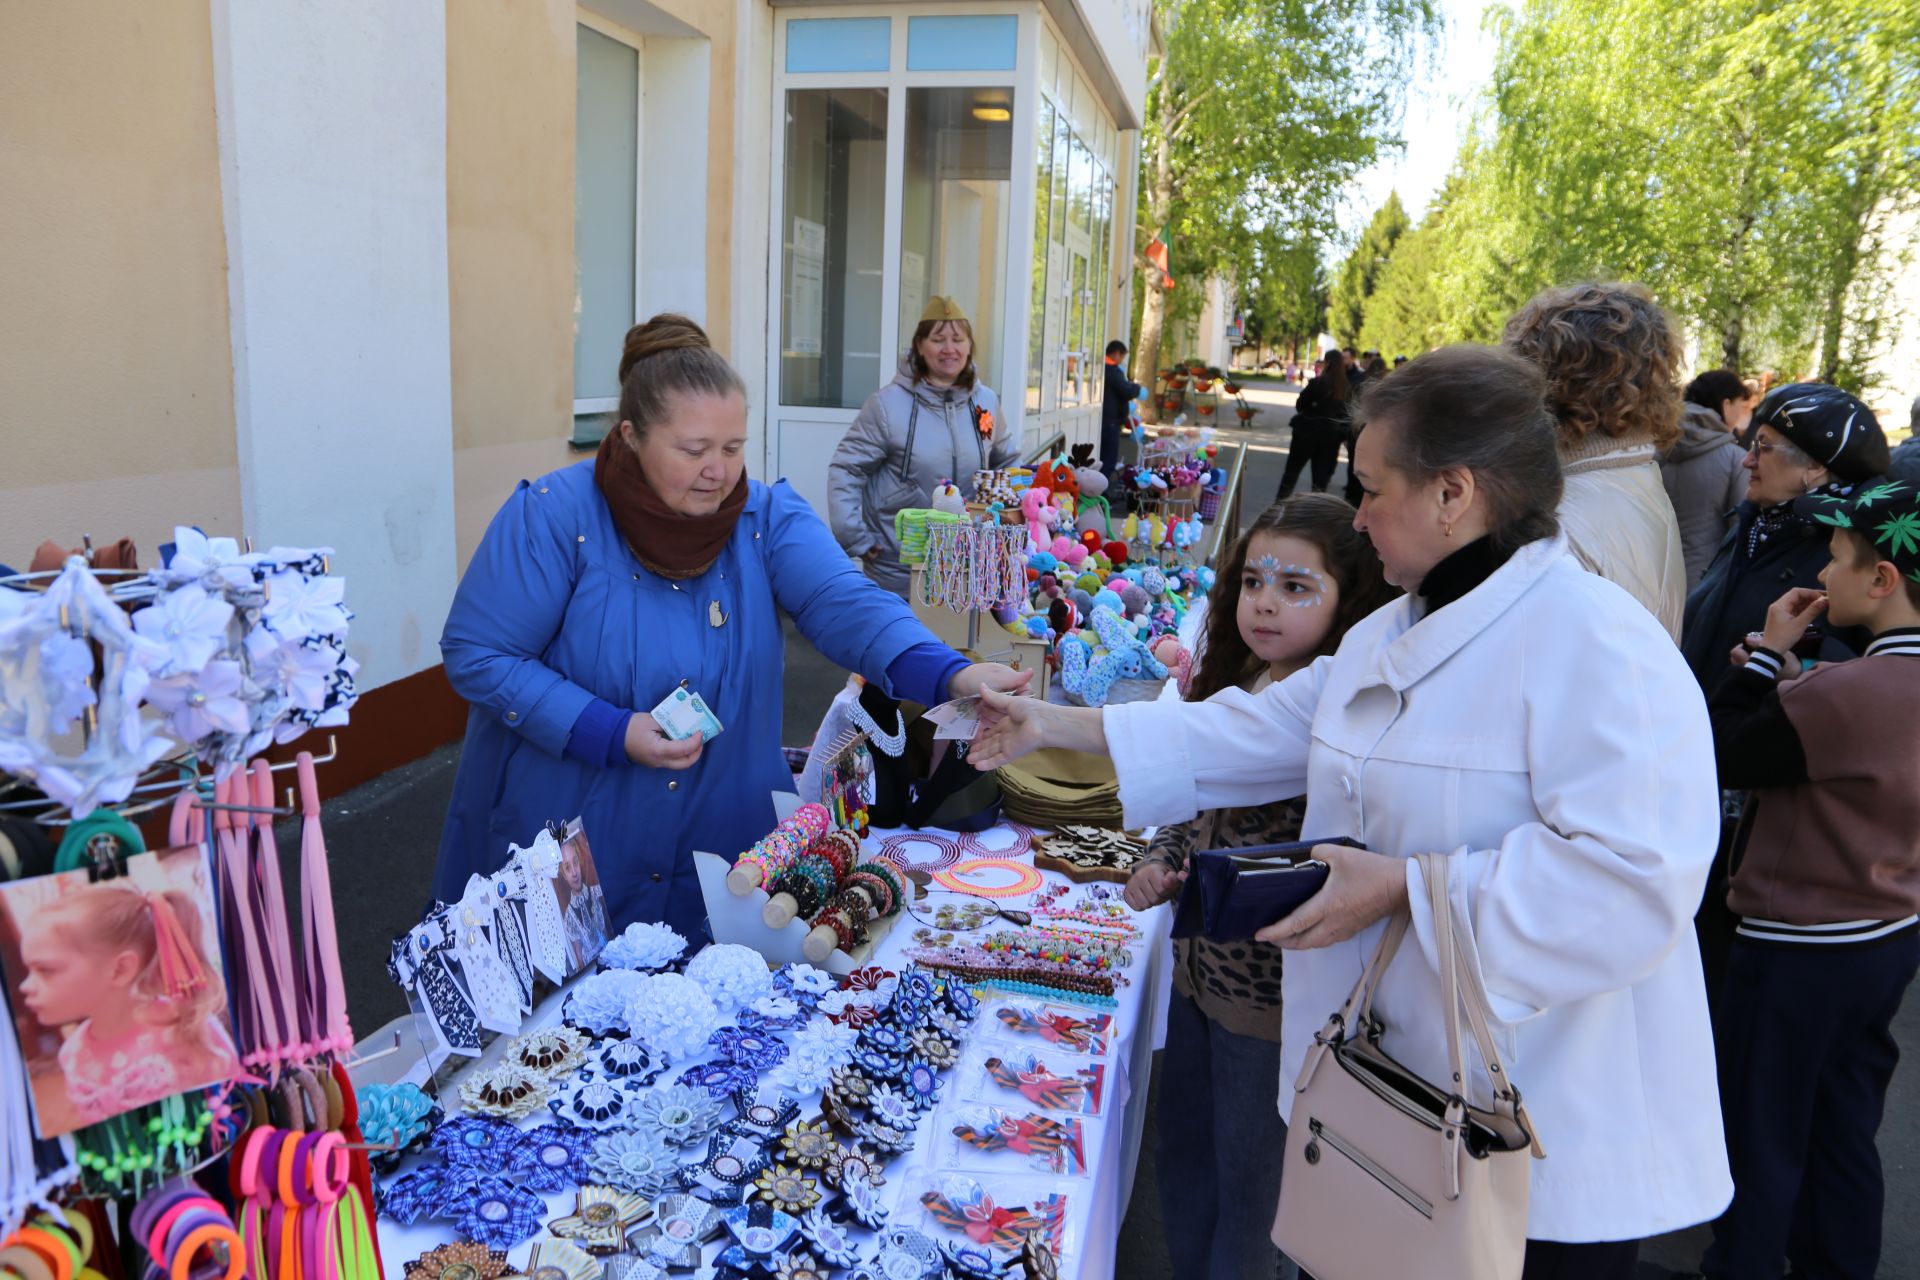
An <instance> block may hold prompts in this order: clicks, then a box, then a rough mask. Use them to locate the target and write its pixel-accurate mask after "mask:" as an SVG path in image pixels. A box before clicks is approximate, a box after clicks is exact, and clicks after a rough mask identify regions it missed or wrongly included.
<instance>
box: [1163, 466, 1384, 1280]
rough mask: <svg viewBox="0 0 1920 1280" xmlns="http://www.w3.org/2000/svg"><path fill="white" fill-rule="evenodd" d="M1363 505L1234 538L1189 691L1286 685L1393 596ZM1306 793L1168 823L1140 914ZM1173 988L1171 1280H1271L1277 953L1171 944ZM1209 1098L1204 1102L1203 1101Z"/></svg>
mask: <svg viewBox="0 0 1920 1280" xmlns="http://www.w3.org/2000/svg"><path fill="white" fill-rule="evenodd" d="M1353 518H1354V510H1353V508H1352V507H1350V506H1348V505H1347V504H1346V503H1344V502H1342V501H1341V500H1340V499H1338V498H1335V497H1330V496H1328V495H1326V494H1303V495H1301V496H1299V497H1296V498H1289V499H1287V500H1285V501H1282V502H1280V503H1278V504H1277V505H1275V506H1274V507H1272V508H1270V509H1269V510H1268V511H1267V512H1266V513H1265V514H1263V515H1262V516H1261V517H1260V518H1259V519H1258V520H1256V521H1255V522H1254V525H1253V528H1252V529H1250V530H1249V531H1248V532H1247V534H1246V536H1245V537H1243V538H1241V539H1240V542H1239V544H1238V545H1237V546H1236V547H1234V549H1233V554H1232V555H1231V556H1230V557H1228V559H1227V561H1226V563H1225V564H1224V566H1223V567H1222V569H1221V572H1220V575H1219V578H1218V579H1217V581H1216V582H1215V584H1214V588H1213V592H1212V594H1211V595H1210V596H1209V597H1208V600H1207V617H1206V622H1205V626H1206V632H1205V635H1204V637H1203V639H1202V640H1201V642H1200V646H1199V653H1198V655H1197V656H1196V667H1195V671H1194V677H1193V681H1192V683H1191V685H1190V686H1189V687H1188V690H1187V698H1188V700H1189V701H1196V702H1197V701H1200V700H1203V699H1206V698H1209V697H1211V696H1213V695H1214V694H1215V693H1218V692H1220V691H1221V690H1222V689H1225V688H1228V687H1232V686H1237V687H1239V688H1243V689H1247V690H1250V691H1251V690H1255V689H1259V688H1263V687H1265V686H1266V685H1267V684H1269V683H1271V682H1273V681H1276V680H1283V679H1285V678H1286V677H1287V676H1289V675H1292V674H1293V673H1294V672H1295V671H1297V670H1299V669H1300V668H1301V667H1304V666H1306V665H1307V664H1308V663H1310V662H1312V661H1313V660H1314V659H1315V658H1317V657H1319V656H1320V655H1321V654H1323V653H1332V652H1333V651H1334V649H1336V648H1338V647H1339V644H1340V638H1341V637H1342V636H1343V635H1345V634H1346V631H1347V628H1348V627H1349V626H1351V625H1352V624H1353V623H1354V622H1356V621H1357V620H1359V619H1360V618H1364V617H1365V616H1366V615H1367V614H1369V613H1371V612H1373V610H1374V609H1376V608H1378V607H1379V606H1380V605H1382V604H1385V603H1386V602H1387V600H1388V599H1390V598H1391V597H1392V595H1393V592H1392V589H1391V588H1389V587H1388V586H1387V584H1386V582H1385V580H1384V579H1383V578H1382V577H1381V573H1380V562H1379V559H1378V557H1376V556H1375V555H1374V553H1373V547H1372V545H1371V544H1370V543H1369V542H1368V541H1367V539H1366V536H1365V535H1364V534H1360V533H1356V532H1355V531H1354V528H1353ZM1304 809H1305V805H1304V803H1303V802H1301V801H1299V800H1289V801H1282V802H1280V803H1277V804H1270V805H1260V806H1257V807H1254V808H1248V809H1221V810H1215V811H1212V812H1209V813H1203V814H1201V815H1200V816H1199V817H1198V818H1195V819H1194V820H1192V821H1191V822H1183V823H1179V824H1177V825H1174V826H1169V827H1162V828H1161V829H1160V831H1159V832H1158V833H1157V834H1156V835H1155V837H1154V840H1153V844H1152V846H1151V847H1150V848H1149V849H1148V852H1147V856H1146V858H1145V859H1144V860H1143V861H1142V863H1141V864H1140V869H1139V870H1138V871H1136V872H1135V873H1134V876H1133V879H1132V881H1131V882H1130V883H1129V884H1128V885H1127V890H1126V899H1127V903H1128V905H1129V906H1131V907H1133V908H1134V910H1136V911H1144V910H1146V909H1147V908H1149V907H1152V906H1154V905H1156V904H1158V903H1161V902H1166V901H1168V900H1169V899H1171V898H1172V897H1174V895H1176V894H1177V893H1179V891H1180V887H1181V884H1182V883H1183V882H1184V880H1185V878H1186V871H1185V867H1186V865H1187V859H1188V858H1189V857H1190V856H1191V854H1192V853H1193V851H1194V850H1195V849H1220V848H1229V847H1232V848H1246V847H1250V846H1253V845H1261V844H1275V843H1279V842H1282V841H1287V840H1296V839H1298V838H1299V836H1300V821H1301V817H1302V816H1303V813H1304ZM1174 954H1175V967H1174V979H1173V983H1174V988H1175V990H1174V994H1173V996H1172V998H1171V1004H1170V1006H1169V1008H1168V1012H1167V1047H1166V1057H1165V1059H1164V1061H1163V1064H1162V1068H1161V1069H1162V1070H1163V1071H1166V1072H1168V1073H1170V1074H1171V1076H1172V1078H1173V1079H1176V1080H1178V1081H1179V1085H1178V1086H1177V1087H1174V1086H1167V1085H1163V1086H1162V1092H1161V1097H1162V1098H1164V1099H1166V1101H1165V1102H1164V1103H1163V1104H1162V1105H1164V1106H1166V1107H1167V1108H1168V1112H1167V1114H1165V1115H1163V1116H1162V1117H1161V1121H1160V1127H1159V1134H1160V1151H1159V1156H1158V1167H1159V1174H1160V1197H1161V1215H1162V1221H1163V1222H1164V1223H1165V1224H1166V1234H1167V1244H1168V1253H1169V1254H1170V1255H1171V1257H1172V1259H1173V1268H1174V1275H1175V1276H1178V1277H1182V1280H1185V1278H1187V1277H1192V1278H1194V1280H1202V1278H1211V1277H1214V1276H1247V1275H1272V1274H1274V1268H1275V1265H1276V1260H1277V1259H1276V1253H1275V1250H1274V1247H1273V1245H1272V1243H1271V1242H1270V1241H1269V1240H1268V1238H1267V1228H1268V1225H1269V1221H1270V1219H1271V1217H1272V1206H1273V1203H1274V1201H1275V1199H1276V1198H1277V1197H1278V1195H1279V1187H1280V1153H1281V1152H1282V1151H1283V1150H1284V1149H1285V1148H1286V1126H1285V1125H1284V1124H1282V1123H1281V1121H1280V1117H1279V1115H1278V1114H1277V1113H1276V1112H1275V1110H1274V1106H1273V1082H1274V1080H1275V1079H1276V1078H1277V1076H1278V1074H1279V1070H1280V956H1281V952H1280V949H1279V948H1278V947H1270V946H1268V945H1266V944H1265V943H1261V942H1246V943H1237V944H1233V945H1231V946H1223V945H1221V944H1218V943H1213V942H1208V941H1207V940H1205V939H1204V938H1183V939H1181V940H1179V941H1177V942H1175V943H1174ZM1202 1100H1204V1101H1202Z"/></svg>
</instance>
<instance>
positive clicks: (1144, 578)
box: [1140, 564, 1167, 600]
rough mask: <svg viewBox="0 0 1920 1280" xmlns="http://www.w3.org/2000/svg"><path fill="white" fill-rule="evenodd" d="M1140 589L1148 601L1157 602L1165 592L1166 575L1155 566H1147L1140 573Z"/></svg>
mask: <svg viewBox="0 0 1920 1280" xmlns="http://www.w3.org/2000/svg"><path fill="white" fill-rule="evenodd" d="M1140 589H1141V590H1142V591H1144V592H1146V594H1147V598H1148V599H1150V600H1158V599H1159V598H1160V597H1161V596H1163V595H1165V594H1166V592H1167V575H1166V573H1165V572H1164V571H1162V570H1161V569H1160V567H1159V566H1157V565H1151V564H1150V565H1148V566H1147V567H1146V568H1145V569H1143V570H1141V571H1140Z"/></svg>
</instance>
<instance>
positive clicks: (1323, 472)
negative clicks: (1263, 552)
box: [1275, 351, 1353, 501]
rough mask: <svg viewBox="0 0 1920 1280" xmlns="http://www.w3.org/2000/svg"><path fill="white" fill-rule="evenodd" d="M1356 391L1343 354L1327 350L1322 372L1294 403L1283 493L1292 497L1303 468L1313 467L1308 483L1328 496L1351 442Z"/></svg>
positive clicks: (1316, 374)
mask: <svg viewBox="0 0 1920 1280" xmlns="http://www.w3.org/2000/svg"><path fill="white" fill-rule="evenodd" d="M1352 401H1353V391H1352V388H1351V387H1350V386H1349V384H1348V382H1347V362H1346V361H1345V360H1343V359H1342V358H1341V355H1340V352H1338V351H1328V352H1327V353H1326V356H1325V357H1324V358H1323V359H1322V361H1321V364H1320V369H1319V371H1318V372H1317V373H1315V374H1314V375H1313V377H1311V378H1309V379H1308V380H1307V385H1306V386H1305V387H1304V388H1302V389H1301V392H1300V396H1299V398H1298V399H1297V400H1295V401H1294V404H1293V439H1292V442H1291V443H1289V444H1288V445H1287V465H1286V467H1285V468H1284V469H1283V470H1282V471H1281V473H1280V492H1279V494H1278V495H1277V497H1276V499H1275V500H1276V501H1278V499H1279V498H1286V497H1289V496H1291V495H1292V493H1293V487H1294V485H1295V484H1297V483H1299V480H1300V471H1301V469H1302V468H1305V467H1310V468H1311V470H1310V472H1309V477H1308V478H1309V483H1311V484H1312V486H1313V491H1314V492H1315V493H1325V492H1326V491H1327V485H1328V484H1330V483H1331V482H1332V480H1333V469H1334V467H1335V465H1337V464H1338V463H1339V461H1340V445H1341V443H1342V442H1343V441H1346V440H1349V439H1351V436H1352V428H1351V426H1350V425H1349V422H1350V419H1349V413H1350V411H1351V408H1352Z"/></svg>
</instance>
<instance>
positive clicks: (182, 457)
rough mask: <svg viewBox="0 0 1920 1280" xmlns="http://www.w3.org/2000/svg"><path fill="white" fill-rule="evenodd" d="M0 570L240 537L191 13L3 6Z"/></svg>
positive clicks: (207, 125)
mask: <svg viewBox="0 0 1920 1280" xmlns="http://www.w3.org/2000/svg"><path fill="white" fill-rule="evenodd" d="M0 444H3V445H4V450H5V452H4V463H0V562H6V563H9V564H13V565H15V566H16V567H24V563H25V561H26V560H27V559H28V558H29V557H30V555H31V554H32V550H33V548H34V546H35V545H37V544H38V543H39V542H40V540H41V539H43V538H47V537H53V538H56V539H59V540H60V541H62V542H63V543H65V544H66V545H69V546H74V545H78V543H79V540H80V535H81V534H82V533H91V534H92V535H93V536H94V538H95V540H96V541H102V540H108V539H112V538H117V537H121V536H130V537H132V538H133V539H134V540H135V541H136V542H137V543H138V544H139V545H140V550H141V554H142V559H143V562H146V563H152V562H154V561H155V560H156V559H157V557H156V556H155V554H154V548H155V546H156V545H157V544H158V543H160V542H163V541H166V540H168V539H169V538H170V536H171V534H172V531H173V526H174V524H175V523H176V522H187V523H196V524H199V525H201V526H202V527H203V528H205V529H207V530H208V532H220V533H237V532H239V525H240V481H239V472H238V469H237V464H236V455H235V443H234V426H233V369H232V358H231V333H230V329H229V325H228V313H227V275H226V235H225V230H224V225H223V215H222V210H221V204H220V167H219V152H218V142H217V138H216V132H215V119H214V99H213V51H212V37H211V34H210V30H209V26H208V10H207V5H206V4H205V3H201V2H195V0H169V3H166V4H152V5H127V4H124V3H118V2H117V0H61V3H58V4H43V3H39V2H38V0H0Z"/></svg>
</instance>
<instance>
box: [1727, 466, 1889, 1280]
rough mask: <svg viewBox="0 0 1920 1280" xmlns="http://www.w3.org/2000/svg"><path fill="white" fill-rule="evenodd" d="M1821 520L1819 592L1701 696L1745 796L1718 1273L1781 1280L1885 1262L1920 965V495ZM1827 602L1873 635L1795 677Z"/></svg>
mask: <svg viewBox="0 0 1920 1280" xmlns="http://www.w3.org/2000/svg"><path fill="white" fill-rule="evenodd" d="M1816 518H1817V519H1819V520H1821V521H1822V522H1823V523H1826V524H1828V525H1831V526H1832V527H1833V534H1832V539H1831V545H1830V550H1831V553H1832V556H1833V559H1832V561H1831V562H1830V563H1829V564H1828V565H1827V567H1826V569H1825V570H1823V571H1822V572H1821V574H1820V583H1821V585H1822V587H1824V588H1825V590H1824V591H1815V590H1810V589H1806V588H1796V589H1795V590H1792V591H1789V592H1787V593H1786V594H1785V595H1784V596H1782V597H1781V598H1780V599H1779V600H1778V601H1776V602H1775V603H1774V605H1773V607H1772V608H1771V609H1769V610H1768V611H1767V620H1766V627H1765V630H1764V632H1763V633H1762V635H1761V636H1760V637H1759V640H1758V643H1757V644H1755V643H1753V642H1752V641H1751V640H1750V641H1749V643H1748V645H1747V646H1746V650H1747V652H1746V655H1745V665H1744V667H1743V668H1740V669H1736V670H1735V671H1734V672H1733V674H1732V675H1731V676H1730V677H1729V678H1728V679H1727V680H1726V681H1725V682H1724V683H1723V684H1722V685H1721V686H1720V687H1719V688H1718V690H1716V692H1715V693H1714V696H1713V700H1712V705H1711V710H1712V713H1713V729H1714V746H1715V754H1716V756H1717V758H1718V762H1719V767H1720V784H1721V786H1722V787H1732V788H1743V789H1750V790H1751V792H1752V795H1751V797H1750V799H1749V804H1748V808H1747V813H1746V817H1745V820H1744V829H1743V830H1742V831H1741V833H1740V837H1739V838H1738V839H1737V840H1736V843H1735V850H1734V857H1735V868H1734V871H1733V875H1732V879H1731V881H1730V884H1729V888H1728V892H1727V903H1728V905H1729V906H1730V907H1731V908H1732V910H1733V913H1734V915H1735V916H1736V917H1738V918H1739V927H1738V930H1737V932H1736V934H1735V937H1734V942H1733V950H1732V954H1731V956H1730V958H1729V960H1728V966H1727V975H1726V981H1725V986H1724V987H1723V989H1722V990H1721V992H1720V1003H1719V1006H1718V1014H1717V1016H1716V1024H1715V1027H1714V1040H1715V1050H1716V1053H1717V1056H1718V1058H1719V1065H1720V1100H1721V1107H1722V1111H1723V1114H1724V1117H1725V1121H1726V1128H1727V1154H1728V1157H1729V1160H1730V1161H1731V1163H1732V1166H1733V1179H1734V1198H1733V1204H1732V1205H1731V1206H1730V1207H1729V1208H1728V1209H1727V1212H1726V1213H1725V1214H1724V1215H1723V1216H1722V1217H1721V1218H1720V1220H1719V1221H1718V1222H1716V1223H1715V1224H1714V1242H1713V1246H1712V1247H1711V1248H1710V1249H1709V1250H1708V1251H1707V1256H1706V1259H1705V1261H1704V1262H1703V1264H1702V1267H1703V1270H1704V1271H1705V1273H1706V1274H1707V1275H1708V1276H1711V1277H1735V1278H1742V1277H1749V1276H1766V1277H1769V1278H1770V1280H1771V1278H1773V1277H1778V1276H1779V1275H1780V1273H1781V1268H1782V1260H1783V1259H1786V1260H1790V1261H1791V1263H1792V1270H1793V1273H1794V1274H1796V1275H1814V1276H1849V1277H1851V1276H1858V1277H1862V1278H1863V1280H1864V1278H1865V1277H1870V1276H1872V1275H1873V1274H1874V1272H1875V1269H1876V1268H1877V1267H1878V1265H1879V1260H1880V1222H1881V1213H1882V1202H1883V1200H1884V1185H1883V1182H1882V1178H1881V1173H1880V1156H1879V1152H1878V1151H1877V1150H1876V1148H1875V1146H1874V1135H1875V1133H1876V1131H1877V1130H1878V1129H1879V1127H1880V1116H1881V1111H1882V1108H1883V1104H1884V1102H1885V1099H1886V1093H1887V1084H1888V1082H1889V1081H1890V1080H1891V1079H1892V1078H1893V1069H1894V1065H1895V1063H1896V1062H1897V1061H1898V1058H1899V1050H1898V1047H1897V1046H1896V1045H1895V1043H1894V1040H1893V1036H1892V1033H1891V1031H1890V1029H1889V1028H1890V1024H1891V1023H1892V1021H1893V1016H1894V1014H1895V1013H1896V1012H1897V1011H1898V1010H1899V1008H1900V1001H1901V997H1902V995H1903V994H1904V993H1905V992H1906V989H1907V984H1908V983H1909V982H1911V981H1912V979H1913V976H1914V971H1915V969H1916V967H1920V914H1916V913H1920V490H1916V486H1914V485H1911V484H1905V483H1900V482H1895V481H1888V482H1882V483H1879V484H1874V485H1869V486H1867V487H1865V488H1863V489H1861V490H1860V491H1859V492H1857V493H1855V494H1854V495H1853V496H1851V497H1848V498H1835V499H1831V500H1829V503H1828V505H1827V507H1826V510H1825V511H1824V512H1823V513H1822V514H1820V515H1818V516H1817V517H1816ZM1823 612H1824V613H1825V614H1826V616H1827V618H1828V620H1829V622H1830V623H1831V624H1832V625H1834V626H1861V627H1864V628H1866V629H1867V630H1868V631H1870V632H1871V633H1872V635H1873V637H1874V638H1873V642H1872V643H1871V644H1870V645H1869V646H1868V647H1867V650H1866V653H1865V654H1864V655H1862V656H1861V657H1859V658H1855V659H1853V660H1851V661H1847V662H1839V663H1831V664H1825V665H1822V666H1820V667H1818V668H1816V669H1814V670H1812V671H1809V672H1807V673H1806V674H1805V675H1800V674H1799V670H1800V663H1799V661H1798V659H1796V658H1795V657H1794V656H1793V654H1792V650H1793V647H1794V646H1795V645H1796V644H1798V643H1799V642H1800V639H1801V637H1802V636H1803V635H1804V634H1805V632H1806V630H1807V627H1808V625H1809V624H1810V623H1811V622H1813V620H1814V619H1815V618H1817V617H1819V616H1820V615H1821V614H1822V613H1823ZM1735 661H1736V663H1737V662H1739V661H1740V656H1739V655H1736V658H1735Z"/></svg>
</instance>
